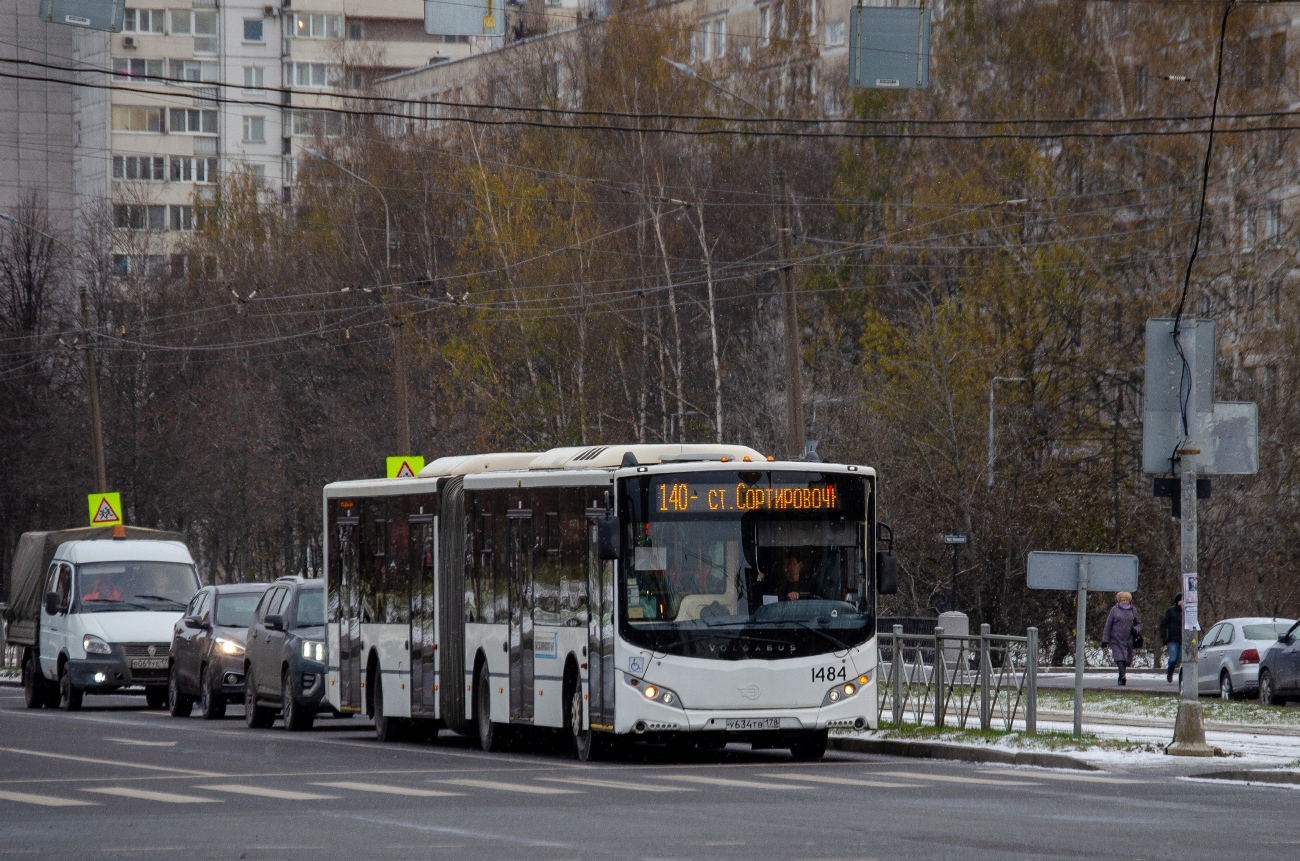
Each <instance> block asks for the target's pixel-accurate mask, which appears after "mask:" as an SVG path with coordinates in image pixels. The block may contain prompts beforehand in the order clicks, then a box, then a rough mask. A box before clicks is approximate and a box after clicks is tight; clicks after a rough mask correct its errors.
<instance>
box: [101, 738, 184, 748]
mask: <svg viewBox="0 0 1300 861" xmlns="http://www.w3.org/2000/svg"><path fill="white" fill-rule="evenodd" d="M104 741H113V742H117V743H118V744H130V745H134V746H136V747H175V746H176V742H174V741H142V740H141V739H138V738H108V737H105V738H104Z"/></svg>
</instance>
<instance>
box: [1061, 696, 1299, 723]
mask: <svg viewBox="0 0 1300 861" xmlns="http://www.w3.org/2000/svg"><path fill="white" fill-rule="evenodd" d="M1038 707H1039V708H1040V709H1045V710H1048V711H1072V710H1073V709H1074V692H1073V691H1062V690H1045V689H1043V688H1039V689H1038ZM1201 707H1202V709H1203V710H1204V713H1205V719H1206V720H1212V721H1223V722H1225V723H1241V724H1261V725H1266V726H1294V727H1300V709H1289V708H1281V707H1279V706H1266V705H1261V704H1260V703H1258V702H1253V701H1249V700H1244V701H1231V700H1220V699H1206V698H1202V699H1201ZM1083 710H1084V712H1085V713H1087V714H1106V715H1120V716H1124V715H1137V716H1139V717H1155V718H1169V719H1171V720H1172V719H1173V718H1174V717H1176V716H1177V714H1178V698H1177V697H1176V696H1167V697H1162V696H1140V695H1134V694H1119V693H1110V692H1108V691H1084V692H1083Z"/></svg>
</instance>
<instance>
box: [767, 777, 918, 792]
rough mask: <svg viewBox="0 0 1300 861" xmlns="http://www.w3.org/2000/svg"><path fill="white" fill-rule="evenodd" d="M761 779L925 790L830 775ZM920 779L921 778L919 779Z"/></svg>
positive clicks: (905, 785) (891, 782) (908, 785)
mask: <svg viewBox="0 0 1300 861" xmlns="http://www.w3.org/2000/svg"><path fill="white" fill-rule="evenodd" d="M759 776H760V777H776V778H781V779H785V780H807V781H810V782H812V783H833V784H835V785H836V786H874V787H877V788H879V789H923V788H924V787H925V784H923V783H896V782H894V781H889V780H863V779H862V778H857V777H832V776H831V775H829V774H789V773H786V774H762V775H759ZM918 779H920V778H918Z"/></svg>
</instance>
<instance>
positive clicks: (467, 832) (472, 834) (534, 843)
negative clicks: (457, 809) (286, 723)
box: [319, 811, 622, 857]
mask: <svg viewBox="0 0 1300 861" xmlns="http://www.w3.org/2000/svg"><path fill="white" fill-rule="evenodd" d="M319 815H320V816H325V817H329V818H331V819H352V820H355V821H357V822H368V823H370V824H371V825H391V826H392V827H394V828H410V829H412V830H414V831H423V832H425V833H427V834H449V835H452V836H454V837H469V838H473V839H474V840H479V841H482V840H499V841H501V842H502V843H512V844H515V845H518V846H529V847H535V848H541V849H564V850H568V851H570V852H586V851H589V849H590V847H580V846H577V845H575V844H573V843H559V842H557V841H554V840H536V839H534V838H530V837H516V836H515V835H513V834H501V833H498V832H495V831H478V830H475V829H471V828H456V827H453V826H449V825H430V824H428V823H425V822H411V821H409V820H405V819H389V818H385V817H380V816H367V815H364V814H359V813H328V812H324V811H322V812H320V813H319ZM600 854H602V855H604V854H608V853H603V852H602V853H600ZM620 857H622V856H620Z"/></svg>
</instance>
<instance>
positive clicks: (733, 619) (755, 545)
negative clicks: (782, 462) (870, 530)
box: [619, 470, 875, 659]
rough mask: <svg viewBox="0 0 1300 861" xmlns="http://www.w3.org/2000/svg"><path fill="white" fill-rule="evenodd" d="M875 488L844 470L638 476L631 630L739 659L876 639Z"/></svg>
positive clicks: (627, 594) (627, 624)
mask: <svg viewBox="0 0 1300 861" xmlns="http://www.w3.org/2000/svg"><path fill="white" fill-rule="evenodd" d="M868 493H869V489H868V486H867V483H866V481H865V480H864V479H863V478H862V477H860V476H855V475H845V474H835V473H814V472H783V471H775V470H773V471H763V472H716V473H715V472H709V473H683V474H672V475H654V476H646V477H643V478H636V479H630V480H628V481H627V482H626V484H625V495H624V497H623V510H624V512H625V519H624V524H625V525H624V529H625V547H624V561H623V566H622V571H623V581H622V585H621V586H620V589H619V592H620V596H621V598H622V600H621V602H620V613H619V619H620V630H621V632H622V633H623V635H624V637H625V638H626V639H628V640H629V641H630V642H632V643H634V644H636V645H640V646H643V647H646V648H652V649H655V650H660V651H667V652H670V653H673V654H681V655H690V656H697V657H717V658H737V659H738V658H750V657H771V658H776V657H789V656H790V655H791V654H792V653H793V654H817V653H824V652H833V651H840V650H843V649H848V648H851V647H852V646H856V645H858V644H860V643H862V642H865V641H866V639H867V638H868V637H870V636H871V634H873V633H874V631H875V627H874V626H875V620H874V615H873V612H872V602H871V600H870V595H871V592H870V590H869V589H868V588H867V573H866V568H865V565H864V561H865V559H864V557H865V553H864V547H863V540H864V528H863V527H864V524H865V521H866V501H867V496H868ZM769 653H770V654H769Z"/></svg>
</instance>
